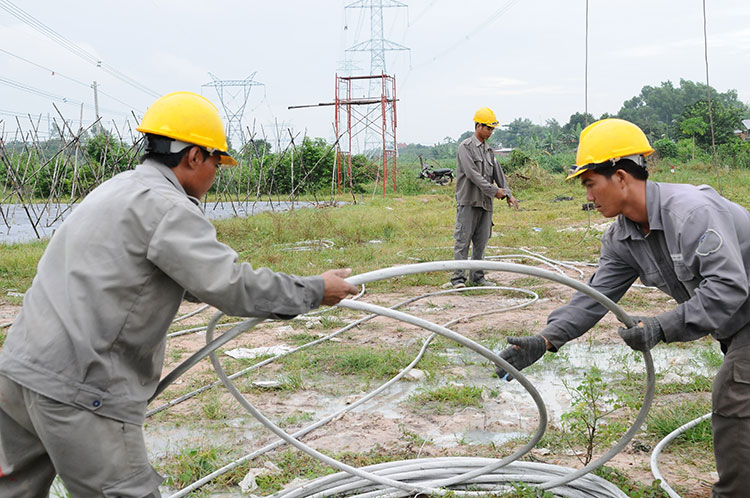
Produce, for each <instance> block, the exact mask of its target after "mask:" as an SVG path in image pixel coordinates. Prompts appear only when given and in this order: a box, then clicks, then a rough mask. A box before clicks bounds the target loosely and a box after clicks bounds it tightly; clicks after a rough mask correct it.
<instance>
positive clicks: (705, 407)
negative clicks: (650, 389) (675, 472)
mask: <svg viewBox="0 0 750 498" xmlns="http://www.w3.org/2000/svg"><path fill="white" fill-rule="evenodd" d="M710 411H711V401H710V399H697V400H690V401H684V402H682V403H680V404H677V405H674V404H671V405H668V406H663V407H656V408H652V409H651V412H650V413H649V416H648V418H647V419H646V425H647V427H648V432H649V433H650V434H651V435H653V436H654V437H655V438H656V439H657V440H661V439H663V438H664V437H666V436H667V435H668V434H669V433H670V432H672V431H673V430H675V429H677V428H678V427H680V426H682V425H685V424H686V423H688V422H690V421H691V420H694V419H696V418H698V417H700V416H701V415H705V414H706V413H708V412H710ZM681 443H688V444H690V445H700V446H703V447H704V448H706V449H709V448H710V447H712V444H713V439H712V434H711V421H710V420H704V421H703V422H701V423H700V424H698V425H697V426H695V427H693V428H692V429H689V430H688V431H686V432H684V433H682V434H681V435H679V436H678V437H677V438H676V439H675V440H674V441H673V443H672V444H673V445H679V444H681Z"/></svg>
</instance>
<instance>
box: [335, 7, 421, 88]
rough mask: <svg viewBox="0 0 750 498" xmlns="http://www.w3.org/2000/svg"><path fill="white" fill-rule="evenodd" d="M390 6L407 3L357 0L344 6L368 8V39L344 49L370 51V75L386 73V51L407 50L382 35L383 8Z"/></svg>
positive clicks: (348, 50)
mask: <svg viewBox="0 0 750 498" xmlns="http://www.w3.org/2000/svg"><path fill="white" fill-rule="evenodd" d="M390 7H407V5H406V4H405V3H402V2H397V1H396V0H357V1H355V2H352V3H350V4H349V5H347V6H345V7H344V8H345V9H369V10H370V39H369V40H365V41H363V42H360V43H357V44H356V45H353V46H351V47H349V48H347V49H346V51H347V52H370V75H372V76H374V75H380V74H385V73H386V67H385V53H386V51H394V50H409V49H408V48H407V47H405V46H403V45H400V44H398V43H395V42H392V41H390V40H386V39H385V37H384V35H383V9H384V8H390ZM375 86H377V84H375ZM370 97H372V95H370Z"/></svg>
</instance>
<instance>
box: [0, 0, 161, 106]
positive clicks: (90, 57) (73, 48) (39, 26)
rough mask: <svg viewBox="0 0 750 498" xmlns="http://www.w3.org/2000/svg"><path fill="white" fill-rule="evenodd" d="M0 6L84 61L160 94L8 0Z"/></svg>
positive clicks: (134, 86) (157, 95)
mask: <svg viewBox="0 0 750 498" xmlns="http://www.w3.org/2000/svg"><path fill="white" fill-rule="evenodd" d="M0 8H2V9H4V10H5V11H7V12H8V13H9V14H11V15H13V16H14V17H16V18H17V19H18V20H20V21H21V22H23V23H25V24H27V25H29V26H30V27H32V28H34V29H35V30H36V31H38V32H39V33H41V34H42V35H44V36H46V37H47V38H49V39H50V40H52V41H54V42H55V43H57V44H58V45H60V46H61V47H63V48H64V49H66V50H67V51H69V52H70V53H72V54H73V55H75V56H77V57H79V58H81V59H83V60H84V61H86V62H88V63H90V64H93V65H95V66H96V67H98V68H101V69H102V70H103V71H105V72H107V73H109V74H111V75H112V76H114V77H115V78H117V79H119V80H120V81H122V82H124V83H126V84H128V85H130V86H132V87H133V88H135V89H137V90H140V91H141V92H144V93H146V94H148V95H151V96H152V97H159V96H160V94H159V93H157V92H155V91H154V90H151V89H150V88H148V87H147V86H145V85H143V84H142V83H140V82H138V81H137V80H135V79H133V78H131V77H130V76H128V75H126V74H125V73H123V72H122V71H120V70H118V69H117V68H115V67H114V66H112V65H110V64H107V63H106V62H104V61H102V60H101V59H100V58H99V57H97V56H96V55H94V54H92V53H91V52H89V51H87V50H85V49H83V48H81V47H80V46H78V45H76V44H75V43H73V42H72V41H70V40H69V39H68V38H66V37H65V36H63V35H61V34H60V33H58V32H57V31H55V30H54V29H52V28H50V27H49V26H47V25H46V24H44V23H43V22H41V21H40V20H38V19H37V18H35V17H34V16H32V15H31V14H29V13H28V12H26V11H25V10H23V9H22V8H20V7H18V6H17V5H15V4H14V3H13V2H11V1H10V0H0Z"/></svg>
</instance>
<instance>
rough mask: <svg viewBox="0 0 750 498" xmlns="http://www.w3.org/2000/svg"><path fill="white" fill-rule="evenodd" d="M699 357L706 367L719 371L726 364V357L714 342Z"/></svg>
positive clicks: (702, 350) (701, 351)
mask: <svg viewBox="0 0 750 498" xmlns="http://www.w3.org/2000/svg"><path fill="white" fill-rule="evenodd" d="M698 355H699V356H700V359H701V360H703V363H704V364H705V365H706V366H708V367H711V368H715V369H717V370H718V369H719V367H721V364H722V363H724V355H723V354H722V352H721V350H720V349H719V347H718V346H717V345H716V344H715V343H714V342H711V343H709V344H708V347H704V348H703V349H701V350H700V353H698Z"/></svg>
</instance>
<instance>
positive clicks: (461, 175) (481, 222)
mask: <svg viewBox="0 0 750 498" xmlns="http://www.w3.org/2000/svg"><path fill="white" fill-rule="evenodd" d="M498 126H500V123H498V122H497V118H496V117H495V113H494V112H492V109H490V108H489V107H482V108H481V109H479V110H478V111H477V112H476V113H475V114H474V135H472V136H471V137H469V138H467V139H466V140H464V141H463V142H461V144H460V145H459V146H458V153H457V164H456V229H455V231H454V232H453V238H454V239H456V243H455V245H454V247H453V259H455V260H465V259H466V258H467V257H468V256H469V245H470V244H471V245H472V250H471V259H475V260H481V259H483V258H484V249H485V247H487V241H489V240H490V235H492V204H493V202H492V201H493V199H505V200H506V201H507V202H508V206H513V207H514V208H515V209H518V201H517V200H516V198H515V197H513V194H512V193H511V192H510V188H509V187H508V181H507V180H506V179H505V174H504V173H503V169H502V168H501V167H500V165H499V164H498V163H497V160H496V159H495V152H494V151H493V150H492V147H490V145H489V144H488V143H487V140H488V139H489V138H490V137H491V136H492V132H493V131H495V128H497V127H498ZM495 185H497V187H496V186H495ZM469 283H470V284H471V285H484V286H486V285H494V283H492V282H490V281H488V280H486V279H485V278H484V271H483V270H472V271H470V272H469ZM446 285H447V284H446ZM450 285H452V286H453V287H454V288H460V287H465V286H466V272H465V271H464V270H456V271H455V272H453V277H451V281H450Z"/></svg>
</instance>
